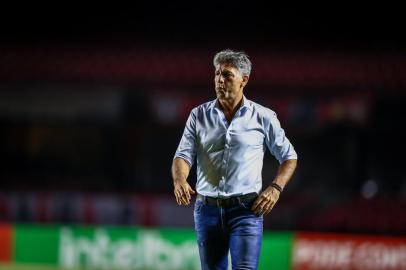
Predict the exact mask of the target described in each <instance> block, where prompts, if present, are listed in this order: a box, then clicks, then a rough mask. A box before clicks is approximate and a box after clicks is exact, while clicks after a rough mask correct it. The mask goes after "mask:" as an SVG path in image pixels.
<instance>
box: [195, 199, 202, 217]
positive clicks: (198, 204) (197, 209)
mask: <svg viewBox="0 0 406 270" xmlns="http://www.w3.org/2000/svg"><path fill="white" fill-rule="evenodd" d="M203 205H204V203H203V201H201V200H197V201H196V202H195V208H194V212H195V213H196V214H199V213H200V211H201V210H202V207H203Z"/></svg>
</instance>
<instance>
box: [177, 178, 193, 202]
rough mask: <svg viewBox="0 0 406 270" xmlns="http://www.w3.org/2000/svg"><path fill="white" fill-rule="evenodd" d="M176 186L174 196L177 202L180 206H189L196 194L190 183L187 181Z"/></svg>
mask: <svg viewBox="0 0 406 270" xmlns="http://www.w3.org/2000/svg"><path fill="white" fill-rule="evenodd" d="M174 186H175V190H174V194H175V197H176V202H177V203H178V204H179V205H189V204H190V198H191V195H192V194H195V191H194V190H193V189H192V188H191V187H190V185H189V184H188V182H186V181H182V182H176V183H174Z"/></svg>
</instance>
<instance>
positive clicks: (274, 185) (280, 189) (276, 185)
mask: <svg viewBox="0 0 406 270" xmlns="http://www.w3.org/2000/svg"><path fill="white" fill-rule="evenodd" d="M270 186H271V187H273V188H275V189H276V190H277V191H279V193H282V191H283V188H282V187H281V186H280V185H278V184H277V183H274V182H272V183H271V184H270Z"/></svg>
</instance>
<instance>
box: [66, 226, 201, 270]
mask: <svg viewBox="0 0 406 270" xmlns="http://www.w3.org/2000/svg"><path fill="white" fill-rule="evenodd" d="M59 265H60V266H61V267H62V268H66V269H74V268H78V267H84V268H92V269H109V270H111V269H134V270H137V269H157V270H160V269H162V270H164V269H165V270H171V269H173V270H175V269H176V270H180V269H185V270H186V269H188V270H189V269H190V270H193V269H200V261H199V253H198V248H197V245H196V242H195V240H188V241H183V242H181V243H176V244H175V243H173V242H171V241H168V240H167V239H165V238H163V237H162V236H161V235H160V233H159V231H153V230H151V231H148V230H145V231H138V233H134V237H128V235H126V236H125V237H123V238H120V239H115V240H113V239H112V238H111V237H110V235H109V233H108V231H107V230H104V229H96V230H95V231H94V235H93V236H91V237H90V236H88V235H86V236H83V235H80V236H79V235H75V232H74V230H72V229H69V228H62V229H61V231H60V242H59Z"/></svg>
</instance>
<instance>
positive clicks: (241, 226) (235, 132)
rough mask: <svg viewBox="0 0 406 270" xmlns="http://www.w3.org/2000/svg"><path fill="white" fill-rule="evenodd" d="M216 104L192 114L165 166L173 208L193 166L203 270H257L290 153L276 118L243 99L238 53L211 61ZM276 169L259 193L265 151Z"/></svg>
mask: <svg viewBox="0 0 406 270" xmlns="http://www.w3.org/2000/svg"><path fill="white" fill-rule="evenodd" d="M213 62H214V67H215V76H214V85H215V90H216V95H217V99H215V100H213V101H210V102H207V103H204V104H202V105H200V106H198V107H196V108H194V109H193V110H192V112H191V113H190V116H189V119H188V120H187V123H186V127H185V130H184V133H183V136H182V139H181V141H180V144H179V147H178V149H177V151H176V154H175V157H174V160H173V164H172V177H173V182H174V193H175V197H176V201H177V203H178V204H179V205H188V204H190V200H191V195H192V194H195V191H194V190H193V189H192V188H191V187H190V185H189V184H188V182H187V177H188V175H189V171H190V168H191V167H192V165H193V163H194V160H195V158H196V160H197V183H196V190H197V193H198V194H197V198H196V202H195V208H194V220H195V229H196V232H197V239H198V246H199V254H200V261H201V265H202V269H203V270H206V269H227V264H228V252H230V254H231V264H232V268H233V269H257V266H258V261H259V255H260V250H261V243H262V232H263V215H264V214H268V213H269V212H270V211H271V209H272V207H273V206H274V205H275V203H276V202H277V200H278V198H279V195H280V193H281V192H282V190H283V188H284V187H285V185H286V184H287V183H288V181H289V179H290V178H291V177H292V175H293V172H294V170H295V168H296V160H297V155H296V152H295V150H294V148H293V146H292V145H291V143H290V142H289V140H288V139H287V138H286V137H285V132H284V130H283V129H282V128H281V126H280V124H279V121H278V119H277V117H276V114H275V113H274V112H273V111H272V110H270V109H268V108H265V107H263V106H261V105H259V104H257V103H255V102H252V101H250V100H248V99H247V98H245V96H244V95H243V90H244V87H245V86H246V85H247V83H248V79H249V76H250V72H251V61H250V60H249V59H248V56H247V55H246V54H245V53H243V52H235V51H232V50H224V51H221V52H219V53H217V54H216V55H215V57H214V60H213ZM267 148H268V149H269V150H270V152H271V153H272V154H273V155H274V156H275V157H276V159H277V160H278V161H279V163H280V166H279V169H278V172H277V174H276V177H275V178H274V180H273V182H272V183H271V184H270V185H269V186H268V187H267V188H266V189H265V190H263V191H262V192H261V189H262V177H261V171H262V164H263V157H264V153H265V151H266V149H267Z"/></svg>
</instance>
